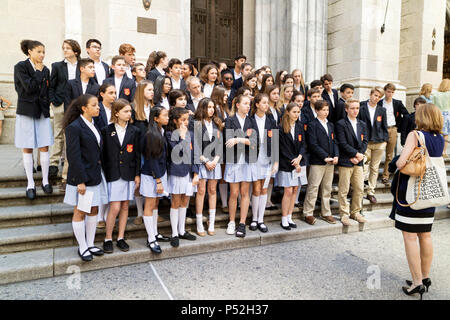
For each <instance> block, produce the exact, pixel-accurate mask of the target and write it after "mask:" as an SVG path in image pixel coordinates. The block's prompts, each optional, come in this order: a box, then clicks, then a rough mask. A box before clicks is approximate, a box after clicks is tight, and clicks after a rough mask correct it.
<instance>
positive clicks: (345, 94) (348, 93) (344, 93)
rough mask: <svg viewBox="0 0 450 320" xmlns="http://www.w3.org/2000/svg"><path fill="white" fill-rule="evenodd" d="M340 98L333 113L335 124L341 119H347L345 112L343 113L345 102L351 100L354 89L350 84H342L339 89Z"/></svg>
mask: <svg viewBox="0 0 450 320" xmlns="http://www.w3.org/2000/svg"><path fill="white" fill-rule="evenodd" d="M339 91H340V92H341V97H340V98H339V99H338V102H337V106H336V110H335V111H336V113H335V116H336V117H335V123H336V122H338V121H339V120H341V119H344V118H345V117H347V112H345V103H346V101H348V100H350V99H352V98H353V94H354V92H355V87H354V86H353V85H352V84H350V83H344V84H343V85H342V86H341V87H340V88H339Z"/></svg>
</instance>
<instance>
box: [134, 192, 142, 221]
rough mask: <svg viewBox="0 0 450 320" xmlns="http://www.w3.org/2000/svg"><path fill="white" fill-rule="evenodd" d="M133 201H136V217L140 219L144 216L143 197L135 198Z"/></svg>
mask: <svg viewBox="0 0 450 320" xmlns="http://www.w3.org/2000/svg"><path fill="white" fill-rule="evenodd" d="M134 200H135V201H136V209H137V214H138V217H142V216H143V215H144V197H142V196H135V197H134Z"/></svg>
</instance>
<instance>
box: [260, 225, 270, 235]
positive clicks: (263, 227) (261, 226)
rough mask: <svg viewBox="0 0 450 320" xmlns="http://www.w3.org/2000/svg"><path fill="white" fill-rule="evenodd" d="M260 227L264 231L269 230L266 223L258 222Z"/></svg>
mask: <svg viewBox="0 0 450 320" xmlns="http://www.w3.org/2000/svg"><path fill="white" fill-rule="evenodd" d="M258 229H259V231H261V232H262V233H266V232H268V231H269V229H268V228H267V226H266V225H265V224H264V223H258Z"/></svg>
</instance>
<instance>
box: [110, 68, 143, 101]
mask: <svg viewBox="0 0 450 320" xmlns="http://www.w3.org/2000/svg"><path fill="white" fill-rule="evenodd" d="M105 83H111V84H113V85H116V80H115V77H114V76H113V77H109V78H106V79H105V80H104V81H103V84H105ZM135 91H136V81H134V80H133V79H130V78H128V77H127V74H126V73H125V74H124V75H123V78H122V82H121V83H120V90H119V92H116V96H117V99H125V100H128V101H129V102H133V99H134V93H135Z"/></svg>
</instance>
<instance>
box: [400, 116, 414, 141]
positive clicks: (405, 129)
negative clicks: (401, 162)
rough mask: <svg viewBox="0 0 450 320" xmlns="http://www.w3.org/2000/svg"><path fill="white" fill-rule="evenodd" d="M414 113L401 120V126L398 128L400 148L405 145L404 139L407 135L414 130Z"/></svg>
mask: <svg viewBox="0 0 450 320" xmlns="http://www.w3.org/2000/svg"><path fill="white" fill-rule="evenodd" d="M416 127H417V125H416V113H415V112H414V113H411V114H408V115H407V116H405V117H404V118H403V121H402V124H401V126H400V143H401V145H402V146H404V145H405V143H406V138H408V134H409V133H410V132H411V131H413V130H414V129H416Z"/></svg>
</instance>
